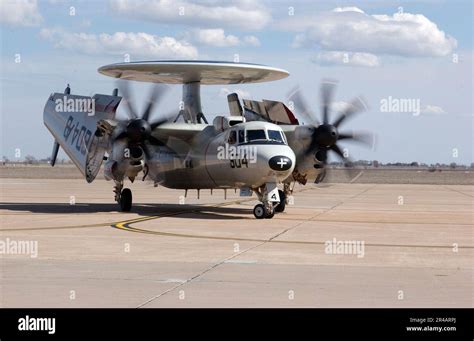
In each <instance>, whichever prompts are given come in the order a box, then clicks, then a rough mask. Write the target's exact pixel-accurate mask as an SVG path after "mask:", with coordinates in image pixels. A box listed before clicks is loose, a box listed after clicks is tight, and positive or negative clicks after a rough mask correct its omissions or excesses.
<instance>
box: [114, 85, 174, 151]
mask: <svg viewBox="0 0 474 341" xmlns="http://www.w3.org/2000/svg"><path fill="white" fill-rule="evenodd" d="M117 87H118V89H119V91H120V93H121V95H122V102H123V103H124V104H125V108H126V114H127V116H128V118H129V119H128V120H126V121H120V123H122V124H123V125H124V126H125V128H124V129H123V131H122V132H120V133H119V134H118V135H117V136H116V137H115V140H118V139H125V138H126V139H127V140H128V145H129V147H130V149H131V150H132V148H136V147H141V148H142V149H143V152H144V153H145V156H146V157H147V158H148V159H149V158H151V155H152V153H151V151H150V150H149V148H148V146H147V145H146V143H145V142H146V141H147V142H149V143H151V144H153V145H164V144H163V143H162V142H161V141H160V140H158V139H157V138H155V137H153V136H152V135H151V133H152V131H153V130H154V129H155V128H156V127H158V126H160V125H162V124H163V123H166V122H168V121H169V120H170V119H171V113H170V114H168V115H165V116H162V118H161V119H159V120H152V119H151V113H152V112H153V109H154V107H155V106H156V105H157V104H159V102H160V100H161V99H162V98H163V96H164V95H165V93H166V92H167V90H168V87H167V86H165V85H162V84H155V85H154V86H153V87H152V89H151V92H150V95H149V96H148V99H147V105H146V107H145V110H144V111H143V113H142V114H141V115H138V114H137V111H136V110H135V108H134V105H133V103H132V98H133V97H132V95H131V92H130V89H129V86H128V82H127V81H122V82H120V81H119V82H118V84H117Z"/></svg>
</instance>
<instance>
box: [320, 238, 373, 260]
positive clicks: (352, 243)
mask: <svg viewBox="0 0 474 341" xmlns="http://www.w3.org/2000/svg"><path fill="white" fill-rule="evenodd" d="M324 246H325V248H324V253H326V254H328V255H357V258H363V257H364V256H365V243H364V241H361V240H336V238H333V239H332V240H326V241H325V242H324Z"/></svg>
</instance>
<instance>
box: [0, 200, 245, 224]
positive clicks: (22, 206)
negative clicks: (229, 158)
mask: <svg viewBox="0 0 474 341" xmlns="http://www.w3.org/2000/svg"><path fill="white" fill-rule="evenodd" d="M0 210H7V211H21V212H31V213H46V214H78V213H104V212H118V206H117V204H116V203H110V204H83V203H80V204H75V205H69V204H64V203H8V202H7V203H5V202H4V203H0ZM131 213H134V214H138V215H140V216H152V215H160V214H163V215H164V216H166V217H171V218H179V219H224V220H225V219H227V220H234V219H247V218H248V217H242V216H237V215H239V214H244V215H246V216H249V215H252V208H250V207H249V208H235V207H225V206H224V207H222V206H202V205H178V204H133V207H132V210H131ZM252 217H253V215H252Z"/></svg>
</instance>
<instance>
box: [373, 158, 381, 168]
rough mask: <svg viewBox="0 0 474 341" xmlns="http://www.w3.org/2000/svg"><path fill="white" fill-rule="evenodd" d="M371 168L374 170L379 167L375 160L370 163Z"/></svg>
mask: <svg viewBox="0 0 474 341" xmlns="http://www.w3.org/2000/svg"><path fill="white" fill-rule="evenodd" d="M372 166H374V167H375V168H378V167H379V166H380V164H379V162H378V161H377V160H374V161H372Z"/></svg>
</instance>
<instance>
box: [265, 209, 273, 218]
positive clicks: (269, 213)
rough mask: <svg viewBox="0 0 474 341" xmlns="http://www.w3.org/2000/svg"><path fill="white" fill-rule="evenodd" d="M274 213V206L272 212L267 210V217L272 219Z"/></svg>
mask: <svg viewBox="0 0 474 341" xmlns="http://www.w3.org/2000/svg"><path fill="white" fill-rule="evenodd" d="M274 215H275V209H274V208H273V209H272V210H271V211H270V212H268V211H267V214H265V219H272V218H273V216H274Z"/></svg>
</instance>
